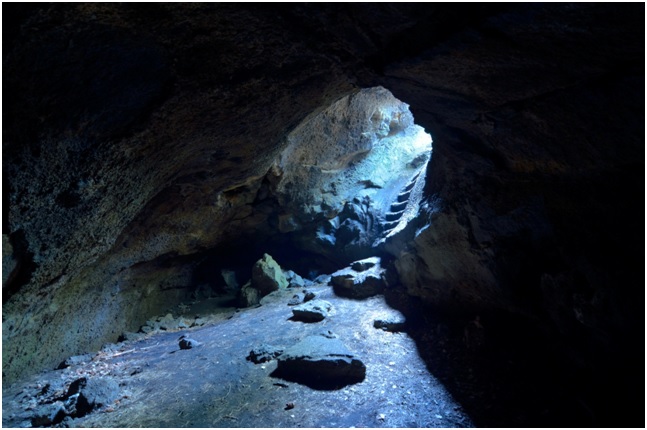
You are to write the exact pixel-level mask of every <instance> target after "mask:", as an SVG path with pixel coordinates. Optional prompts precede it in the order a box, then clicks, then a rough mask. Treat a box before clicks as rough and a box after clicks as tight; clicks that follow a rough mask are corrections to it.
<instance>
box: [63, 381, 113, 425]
mask: <svg viewBox="0 0 647 430" xmlns="http://www.w3.org/2000/svg"><path fill="white" fill-rule="evenodd" d="M117 397H119V384H117V382H116V381H115V380H113V379H110V378H101V377H99V378H80V379H77V380H76V381H74V382H72V384H70V388H69V389H68V391H67V401H66V402H65V408H66V409H67V412H68V414H69V415H70V416H73V417H82V416H84V415H86V414H88V413H89V412H91V411H92V410H93V409H95V408H98V407H100V406H103V405H107V404H109V403H111V402H112V401H114V400H115V399H116V398H117Z"/></svg>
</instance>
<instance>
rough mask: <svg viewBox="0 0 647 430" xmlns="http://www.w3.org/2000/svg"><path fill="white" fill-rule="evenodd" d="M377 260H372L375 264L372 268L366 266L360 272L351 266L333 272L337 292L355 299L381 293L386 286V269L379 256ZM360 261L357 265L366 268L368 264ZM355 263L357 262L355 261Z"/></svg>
mask: <svg viewBox="0 0 647 430" xmlns="http://www.w3.org/2000/svg"><path fill="white" fill-rule="evenodd" d="M375 259H377V261H375V260H372V261H371V263H373V262H374V265H373V266H372V267H370V268H365V269H364V270H363V271H361V272H358V271H356V270H353V269H352V268H351V267H347V268H345V269H342V270H339V271H337V272H335V273H333V274H332V278H331V284H332V286H333V289H334V290H335V293H336V294H339V295H340V296H345V297H351V298H355V299H363V298H366V297H370V296H374V295H376V294H380V293H381V292H382V291H383V290H384V287H385V286H386V282H385V272H386V271H385V269H382V267H381V266H380V264H379V258H378V257H375ZM356 263H359V266H357V265H356V267H360V268H364V267H366V266H367V265H368V264H362V263H361V262H356ZM353 264H355V263H353Z"/></svg>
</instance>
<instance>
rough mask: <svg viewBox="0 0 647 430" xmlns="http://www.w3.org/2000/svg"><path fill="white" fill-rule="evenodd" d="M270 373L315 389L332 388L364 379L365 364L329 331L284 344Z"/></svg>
mask: <svg viewBox="0 0 647 430" xmlns="http://www.w3.org/2000/svg"><path fill="white" fill-rule="evenodd" d="M277 361H278V366H277V369H276V371H275V372H274V373H273V374H272V376H278V377H280V378H283V379H286V380H289V381H292V382H298V383H301V384H304V385H307V386H309V387H311V388H315V389H335V388H340V387H343V386H345V385H349V384H354V383H357V382H361V381H363V380H364V378H365V376H366V366H365V365H364V363H362V361H361V360H359V359H358V358H356V357H355V355H354V354H353V353H352V352H350V351H349V350H348V348H346V346H345V345H344V344H343V343H342V342H341V341H340V340H339V339H337V338H336V337H333V336H331V335H313V336H308V337H306V338H304V339H303V340H302V341H300V342H299V343H297V344H295V345H293V346H291V347H289V348H287V349H286V350H285V352H283V354H281V355H280V356H279V357H278V359H277Z"/></svg>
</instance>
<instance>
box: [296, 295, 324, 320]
mask: <svg viewBox="0 0 647 430" xmlns="http://www.w3.org/2000/svg"><path fill="white" fill-rule="evenodd" d="M331 310H332V304H330V302H327V301H325V300H312V301H309V302H307V303H303V304H301V305H298V306H295V307H294V308H292V314H294V319H296V320H298V321H305V322H316V321H321V320H323V319H325V318H326V317H327V316H328V314H329V312H330V311H331Z"/></svg>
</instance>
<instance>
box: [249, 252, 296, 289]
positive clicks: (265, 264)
mask: <svg viewBox="0 0 647 430" xmlns="http://www.w3.org/2000/svg"><path fill="white" fill-rule="evenodd" d="M288 284H289V283H288V280H287V279H286V278H285V275H284V274H283V270H281V266H279V264H278V263H277V262H276V261H275V260H274V259H273V258H272V257H271V256H270V255H268V254H263V258H261V259H260V260H258V261H257V262H256V263H255V264H254V267H253V268H252V286H253V287H254V288H256V289H257V290H258V291H259V293H260V295H261V297H262V296H265V295H267V294H269V293H271V292H272V291H276V290H278V289H282V288H287V287H288Z"/></svg>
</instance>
